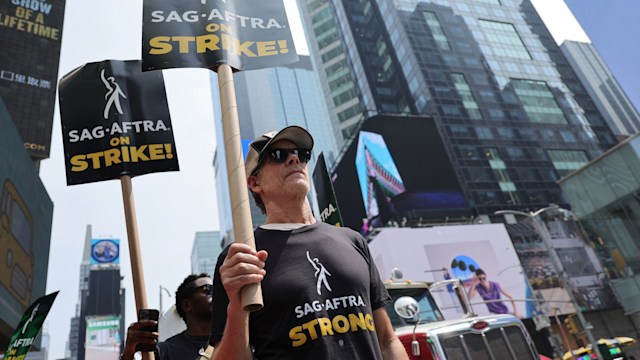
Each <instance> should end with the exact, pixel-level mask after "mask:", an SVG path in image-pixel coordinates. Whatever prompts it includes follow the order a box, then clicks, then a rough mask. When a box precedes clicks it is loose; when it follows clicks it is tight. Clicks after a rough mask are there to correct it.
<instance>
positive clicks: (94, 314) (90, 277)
mask: <svg viewBox="0 0 640 360" xmlns="http://www.w3.org/2000/svg"><path fill="white" fill-rule="evenodd" d="M120 282H121V275H120V253H119V240H117V239H94V238H93V236H92V228H91V225H87V228H86V232H85V241H84V250H83V252H82V260H81V262H80V283H79V286H78V303H77V304H76V314H75V316H74V317H73V318H71V326H70V329H69V341H68V343H67V344H68V352H69V357H68V358H69V359H72V360H74V359H75V360H84V359H93V358H97V357H99V356H104V358H105V359H107V358H109V359H111V358H113V359H117V358H118V356H119V353H120V351H119V350H121V346H123V345H124V343H123V342H122V339H124V330H125V327H124V320H125V319H124V309H125V291H124V288H122V286H121V283H120ZM96 324H99V326H97V325H96ZM100 332H102V333H100ZM98 333H100V334H98ZM96 339H97V340H96ZM117 344H119V345H120V347H118V348H114V345H117ZM113 350H118V352H117V353H116V352H115V351H113Z"/></svg>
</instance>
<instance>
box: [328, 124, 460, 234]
mask: <svg viewBox="0 0 640 360" xmlns="http://www.w3.org/2000/svg"><path fill="white" fill-rule="evenodd" d="M333 185H334V188H335V193H336V197H337V200H338V206H339V208H340V212H341V214H342V217H343V220H344V223H345V226H348V227H350V228H352V229H355V230H360V229H361V228H362V227H363V223H364V222H367V226H373V227H381V226H385V225H386V224H388V223H389V222H390V221H391V222H393V221H396V222H398V223H400V222H402V220H403V218H406V219H409V220H411V219H418V218H421V217H422V218H430V217H431V218H445V217H447V216H450V217H454V216H468V215H470V210H469V207H468V204H467V201H466V199H465V197H464V195H463V193H462V190H461V187H460V184H459V182H458V179H457V177H456V175H455V173H454V170H453V167H452V165H451V163H450V160H449V157H448V155H447V152H446V150H445V148H444V145H443V143H442V140H441V138H440V136H439V134H438V130H437V128H436V125H435V123H434V122H433V120H432V119H430V118H426V117H400V116H398V117H392V116H376V117H373V118H371V119H368V120H366V121H365V123H364V124H363V125H362V127H361V128H360V130H359V132H358V133H357V135H356V138H355V139H354V141H353V142H352V143H351V145H350V146H349V148H348V150H347V151H346V153H345V155H344V156H343V157H342V159H341V160H340V161H339V164H338V166H337V167H336V169H335V171H334V172H333ZM364 219H366V221H365V220H364Z"/></svg>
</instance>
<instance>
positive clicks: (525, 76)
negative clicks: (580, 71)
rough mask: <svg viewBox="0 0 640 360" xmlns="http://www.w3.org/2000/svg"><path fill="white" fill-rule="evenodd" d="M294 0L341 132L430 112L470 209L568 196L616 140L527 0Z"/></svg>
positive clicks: (538, 203)
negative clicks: (571, 176)
mask: <svg viewBox="0 0 640 360" xmlns="http://www.w3.org/2000/svg"><path fill="white" fill-rule="evenodd" d="M299 3H300V9H301V12H302V13H303V22H304V23H305V26H306V29H307V36H308V37H309V42H310V46H309V48H310V51H311V53H312V60H313V61H314V62H315V65H316V68H317V69H319V76H320V78H321V82H322V88H323V91H324V92H325V96H327V98H328V99H331V101H330V103H331V104H330V107H331V112H332V116H333V117H334V118H335V119H334V121H336V122H337V124H338V127H339V129H340V131H341V134H342V135H343V138H344V139H349V138H350V137H352V135H354V134H356V130H357V129H358V126H359V124H361V123H362V120H363V119H365V118H368V117H371V116H373V115H375V114H396V115H397V114H414V115H426V116H428V117H430V118H433V119H434V120H435V122H436V124H437V129H438V131H439V132H440V135H441V136H442V137H443V139H444V142H445V146H446V149H447V155H448V157H449V161H450V162H451V163H452V164H453V165H454V168H455V171H456V175H457V177H458V179H459V182H460V183H461V184H462V187H463V192H464V195H465V198H466V199H467V200H468V202H469V205H470V207H471V209H472V210H473V212H474V214H476V215H477V214H489V213H493V212H494V211H496V210H500V209H505V208H512V209H523V208H530V209H535V208H538V207H542V206H546V205H548V204H549V203H552V202H553V203H558V204H566V203H567V201H566V199H565V197H564V196H563V194H562V191H561V189H560V187H559V186H558V184H557V183H556V182H557V181H558V180H559V179H560V178H561V177H563V176H565V175H566V174H568V173H570V172H571V171H573V170H576V169H578V168H579V167H581V166H582V165H584V164H586V163H588V162H589V161H590V160H592V159H594V158H596V157H597V156H598V155H600V154H601V153H602V152H603V151H605V150H606V149H608V148H610V147H612V146H614V145H615V144H616V138H615V136H614V135H613V133H612V131H611V130H610V128H609V126H608V125H607V124H606V122H605V120H604V118H603V116H602V115H601V113H600V111H599V110H598V108H597V107H596V105H595V104H594V101H593V100H592V98H591V97H590V95H589V94H588V93H587V91H586V90H585V88H584V86H583V85H582V83H581V82H580V79H579V78H578V77H577V76H576V74H575V72H574V71H573V69H572V68H571V66H570V65H569V63H568V61H567V59H566V58H565V56H564V55H563V54H562V52H561V50H560V48H559V47H558V46H557V45H556V43H555V41H554V40H553V38H552V37H551V35H550V33H549V31H548V30H547V28H546V27H545V25H544V24H543V22H542V20H541V18H540V16H539V15H538V14H537V12H536V11H535V9H534V7H533V5H532V4H531V3H530V1H529V0H424V1H418V0H331V1H325V0H300V1H299ZM338 145H341V144H338ZM338 200H339V199H338Z"/></svg>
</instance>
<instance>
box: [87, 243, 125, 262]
mask: <svg viewBox="0 0 640 360" xmlns="http://www.w3.org/2000/svg"><path fill="white" fill-rule="evenodd" d="M119 263H120V239H91V265H101V264H114V265H116V264H119Z"/></svg>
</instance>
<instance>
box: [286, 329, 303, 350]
mask: <svg viewBox="0 0 640 360" xmlns="http://www.w3.org/2000/svg"><path fill="white" fill-rule="evenodd" d="M301 331H302V326H296V327H294V328H293V329H291V331H289V339H291V340H293V342H292V343H291V346H293V347H298V346H302V345H303V344H304V343H306V342H307V335H305V334H304V333H301Z"/></svg>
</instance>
